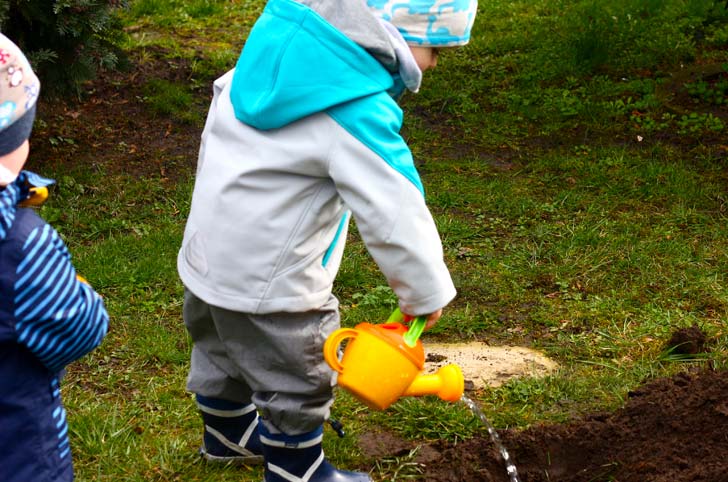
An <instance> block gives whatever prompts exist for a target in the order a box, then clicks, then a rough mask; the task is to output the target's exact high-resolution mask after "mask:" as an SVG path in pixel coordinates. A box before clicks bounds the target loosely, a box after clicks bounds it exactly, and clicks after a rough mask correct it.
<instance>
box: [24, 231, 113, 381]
mask: <svg viewBox="0 0 728 482" xmlns="http://www.w3.org/2000/svg"><path fill="white" fill-rule="evenodd" d="M22 249H23V253H22V254H23V257H22V261H21V262H20V264H18V266H17V273H16V276H17V277H16V282H15V320H16V325H15V331H16V334H17V337H18V342H19V343H21V344H23V345H25V346H27V347H28V349H30V351H31V352H33V353H34V354H35V355H36V356H37V357H38V358H39V359H40V360H41V362H42V363H43V364H44V365H46V366H47V367H48V368H49V369H50V370H51V371H54V372H57V371H60V370H61V369H63V367H65V366H66V365H67V364H69V363H71V362H72V361H74V360H77V359H78V358H81V357H82V356H83V355H85V354H86V353H88V352H89V351H91V350H93V349H94V348H95V347H97V346H98V345H99V344H100V343H101V340H102V339H103V337H104V336H105V335H106V331H107V329H108V314H107V312H106V309H105V308H104V304H103V301H102V300H101V297H100V296H99V295H98V294H97V293H96V292H95V291H94V290H93V288H91V287H90V286H89V285H88V284H86V283H85V282H83V281H81V280H80V279H79V277H77V275H76V270H75V269H74V268H73V265H72V264H71V257H70V255H69V253H68V250H67V249H66V246H65V244H64V243H63V241H62V240H61V239H60V237H59V236H58V234H57V233H56V231H55V230H54V229H53V228H52V227H51V226H49V225H47V224H45V225H42V226H39V227H37V228H35V229H34V230H33V231H32V232H31V233H30V235H29V236H28V238H27V240H26V241H25V243H24V245H23V247H22Z"/></svg>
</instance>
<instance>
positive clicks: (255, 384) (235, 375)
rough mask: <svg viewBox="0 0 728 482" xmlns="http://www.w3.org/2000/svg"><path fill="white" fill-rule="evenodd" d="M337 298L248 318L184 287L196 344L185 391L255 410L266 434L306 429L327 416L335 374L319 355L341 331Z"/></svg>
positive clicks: (187, 320)
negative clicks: (299, 310) (310, 308)
mask: <svg viewBox="0 0 728 482" xmlns="http://www.w3.org/2000/svg"><path fill="white" fill-rule="evenodd" d="M338 305H339V303H338V301H337V300H336V298H335V297H334V296H331V298H330V299H329V301H328V302H327V303H326V304H325V305H324V306H322V307H321V308H320V309H318V310H316V311H309V312H305V313H270V314H265V315H251V314H247V313H239V312H235V311H230V310H225V309H222V308H218V307H215V306H211V305H209V304H207V303H205V302H204V301H202V300H201V299H199V298H197V297H196V296H195V295H194V294H192V293H191V292H190V291H189V290H185V300H184V310H183V316H184V322H185V325H186V326H187V330H188V331H189V333H190V336H191V337H192V341H193V343H194V345H193V347H192V362H191V368H190V373H189V377H188V379H187V389H188V390H189V391H191V392H194V393H197V394H199V395H203V396H205V397H211V398H221V399H224V400H230V401H235V402H241V403H250V402H251V401H252V402H253V403H254V404H255V405H256V406H257V407H258V410H259V411H260V413H261V416H262V418H263V421H264V423H265V424H266V426H267V428H268V429H269V430H271V431H272V432H274V433H275V432H278V431H280V432H283V433H285V434H288V435H299V434H302V433H306V432H310V431H311V430H314V429H315V428H317V427H318V426H319V425H321V424H322V423H323V422H324V421H325V420H326V419H327V418H328V416H329V409H330V407H331V404H332V402H333V392H332V389H333V385H334V383H335V377H334V372H333V371H332V370H331V368H330V367H329V366H328V365H327V364H326V362H325V361H324V358H323V344H324V341H325V340H326V338H327V337H328V336H329V335H330V334H331V333H332V332H333V331H334V330H336V329H338V328H339V311H338Z"/></svg>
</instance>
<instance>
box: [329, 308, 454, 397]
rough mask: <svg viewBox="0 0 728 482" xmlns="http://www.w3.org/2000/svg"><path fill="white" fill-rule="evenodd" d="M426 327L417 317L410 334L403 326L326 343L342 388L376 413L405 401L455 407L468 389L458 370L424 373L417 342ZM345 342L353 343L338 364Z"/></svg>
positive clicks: (358, 331) (344, 334) (338, 334)
mask: <svg viewBox="0 0 728 482" xmlns="http://www.w3.org/2000/svg"><path fill="white" fill-rule="evenodd" d="M393 316H394V315H393ZM390 319H391V318H390ZM424 324H425V320H424V319H420V318H418V319H417V320H416V321H415V322H413V326H412V328H410V329H409V330H408V328H407V327H406V326H404V325H402V324H401V323H383V324H379V325H373V324H371V323H359V324H358V325H356V327H355V328H341V329H339V330H336V331H335V332H333V333H332V334H331V335H330V336H329V337H328V338H327V339H326V342H325V343H324V359H325V360H326V362H327V363H328V364H329V365H330V366H331V368H333V369H334V370H336V371H337V372H338V374H339V375H338V385H339V386H340V387H343V388H345V389H346V390H348V391H349V392H351V393H352V394H353V395H354V396H355V397H356V398H358V399H359V400H360V401H361V402H362V403H364V404H365V405H366V406H368V407H369V408H371V409H374V410H384V409H386V408H387V407H389V406H390V405H391V404H392V403H394V402H395V401H397V399H399V398H400V397H405V396H422V395H437V396H438V397H440V398H441V399H442V400H446V401H449V402H456V401H458V400H460V398H461V397H462V395H463V390H464V385H465V383H464V380H463V374H462V372H461V371H460V368H459V367H458V366H457V365H446V366H444V367H442V368H440V369H439V370H438V372H437V373H434V374H429V375H428V374H423V373H422V370H423V368H424V366H425V351H424V349H423V347H422V342H421V341H420V340H419V339H418V338H419V334H420V333H421V332H422V329H423V328H424ZM408 332H409V333H408ZM346 339H348V340H349V342H348V343H347V345H346V348H345V349H344V354H343V356H342V357H341V360H339V358H338V356H337V355H338V348H339V345H340V344H341V342H343V341H344V340H346Z"/></svg>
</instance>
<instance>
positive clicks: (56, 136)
mask: <svg viewBox="0 0 728 482" xmlns="http://www.w3.org/2000/svg"><path fill="white" fill-rule="evenodd" d="M159 57H160V59H157V60H153V59H152V60H148V61H147V62H146V63H145V64H144V66H137V67H135V68H134V69H133V70H131V71H128V72H123V73H112V74H105V75H102V77H101V78H100V79H98V80H97V81H95V82H93V83H90V84H88V85H87V86H86V92H87V93H86V95H85V96H84V98H83V99H81V100H80V101H78V102H75V103H73V104H71V105H68V104H67V103H64V102H53V101H50V100H48V99H45V100H43V101H42V102H41V104H40V107H39V120H40V122H38V123H36V128H35V132H34V134H33V138H32V141H31V142H32V147H31V149H32V151H31V153H32V154H31V160H30V162H29V164H28V168H29V169H32V170H35V171H37V172H39V173H41V174H44V173H47V171H52V172H56V173H58V172H63V171H64V170H65V169H68V170H74V169H78V168H81V169H95V170H98V171H99V172H102V173H108V174H111V175H113V174H118V173H125V174H131V175H136V176H155V177H156V176H158V177H159V178H160V179H161V180H162V181H165V182H169V183H170V184H172V185H173V183H174V181H175V179H176V178H177V177H178V176H179V175H183V174H190V173H192V172H193V170H194V166H195V162H196V157H197V149H198V146H199V137H200V132H201V130H202V124H201V122H200V123H199V124H198V123H194V122H192V123H190V122H187V123H185V122H179V121H176V120H174V119H172V118H169V117H165V116H164V115H159V114H155V113H152V112H150V110H149V109H148V108H146V107H145V104H144V103H143V102H141V101H140V99H141V98H142V97H143V96H144V95H145V92H144V89H143V86H144V85H145V83H146V81H147V80H149V79H151V78H160V77H163V78H165V79H166V80H173V81H182V82H185V81H189V78H188V76H189V69H188V68H187V66H185V65H184V62H181V61H180V62H178V61H176V60H174V59H172V60H170V59H168V58H166V57H163V56H161V55H160V56H159ZM162 58H164V60H161V59H162ZM203 80H204V79H203ZM212 80H213V79H212V78H210V79H209V82H204V81H201V82H200V85H205V84H206V85H208V86H209V85H211V82H212ZM210 94H211V88H201V89H200V90H199V91H198V99H199V104H196V105H195V106H193V109H196V110H199V117H200V120H201V121H202V119H203V118H204V112H205V110H206V108H207V103H208V102H209V99H210ZM484 157H485V158H491V157H496V158H500V154H497V153H495V154H488V153H484ZM701 336H702V333H700V331H699V330H697V333H696V332H695V330H692V329H688V330H685V331H682V332H680V333H676V334H675V337H674V339H673V340H671V341H670V342H669V343H668V345H669V346H668V347H666V349H668V350H669V349H670V348H671V347H673V348H674V352H675V353H679V354H689V355H692V354H696V353H700V352H701V351H703V349H704V343H705V339H704V337H701ZM499 433H500V437H501V439H502V441H503V443H504V445H505V446H506V448H507V449H508V451H509V452H510V454H511V456H512V459H513V460H514V462H515V464H516V466H517V468H518V472H519V475H520V478H521V480H522V482H536V481H538V482H547V481H548V482H554V481H559V482H569V481H573V482H586V481H620V482H628V481H634V482H649V481H660V482H662V481H665V482H667V481H670V482H678V481H685V482H695V481H706V482H708V481H709V482H722V481H728V372H725V371H723V372H714V371H710V370H706V371H702V372H694V373H684V374H681V375H678V376H676V377H674V378H670V379H661V380H656V381H653V382H651V383H648V384H646V385H645V386H643V387H641V388H639V389H637V390H635V391H633V392H631V393H630V394H629V397H628V400H627V402H626V404H625V405H624V407H623V408H621V409H620V410H618V411H616V412H614V413H600V414H592V415H588V416H585V417H583V418H580V419H577V420H574V421H572V422H570V423H568V424H561V425H544V426H535V427H532V428H529V429H527V430H522V431H519V430H503V431H500V432H499ZM361 444H362V449H363V451H364V452H365V454H368V455H370V456H372V457H375V458H376V457H384V456H396V455H403V454H406V453H407V452H408V451H409V450H411V449H412V448H413V446H415V443H414V442H411V441H403V440H401V439H399V438H397V437H396V436H392V435H386V434H377V436H376V437H370V438H368V439H362V441H361ZM418 453H419V456H418V457H419V458H418V459H417V461H418V462H419V463H421V464H423V467H424V469H423V471H424V473H423V480H426V481H431V482H445V481H447V482H450V481H452V482H462V481H467V482H478V481H506V482H507V481H508V480H509V479H508V477H507V475H506V472H505V466H504V463H503V461H502V459H501V458H500V456H499V454H498V452H497V450H496V449H495V448H494V446H493V443H492V442H491V441H490V438H489V437H488V436H487V432H486V431H485V430H484V431H483V435H482V436H480V437H475V438H473V439H471V440H467V441H465V442H461V443H458V444H456V445H452V444H448V443H445V442H437V443H433V444H429V445H426V446H425V447H421V449H420V450H419V451H418Z"/></svg>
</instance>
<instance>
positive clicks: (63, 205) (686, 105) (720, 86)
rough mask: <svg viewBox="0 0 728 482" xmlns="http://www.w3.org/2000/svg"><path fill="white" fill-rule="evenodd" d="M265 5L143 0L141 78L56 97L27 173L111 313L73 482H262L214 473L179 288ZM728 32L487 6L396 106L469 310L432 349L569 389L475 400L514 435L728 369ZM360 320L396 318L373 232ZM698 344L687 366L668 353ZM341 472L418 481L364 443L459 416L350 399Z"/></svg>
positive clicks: (534, 5)
mask: <svg viewBox="0 0 728 482" xmlns="http://www.w3.org/2000/svg"><path fill="white" fill-rule="evenodd" d="M263 4H264V2H263V1H261V0H234V1H228V2H222V1H213V0H187V1H183V0H134V1H131V2H130V6H129V8H128V9H126V10H124V11H122V12H120V14H121V15H122V18H123V21H124V24H125V26H126V33H127V43H126V44H125V45H124V49H125V50H126V52H127V53H128V55H129V59H130V68H129V69H128V70H126V71H123V72H118V73H108V74H105V75H104V76H102V77H101V78H100V79H99V80H98V81H95V82H93V83H90V84H88V86H86V87H87V89H86V94H85V95H84V97H83V98H82V99H81V100H79V101H78V102H77V103H74V104H72V105H70V106H68V105H65V104H61V103H59V102H52V101H49V102H47V104H46V105H45V107H44V108H41V111H40V114H39V121H38V125H37V127H36V131H35V134H34V138H33V142H34V144H33V149H34V150H33V152H34V153H35V154H34V157H32V161H31V162H32V163H35V165H33V164H31V167H32V168H35V167H36V166H37V170H39V171H40V172H42V173H43V174H45V175H48V176H51V177H54V178H55V179H57V180H58V186H57V188H56V189H55V191H54V192H53V194H52V197H51V199H50V200H49V201H48V203H46V205H45V206H44V207H43V208H42V209H41V214H42V215H43V216H44V217H45V218H46V219H48V220H49V221H50V222H51V223H52V224H53V225H54V226H55V227H56V228H57V229H58V230H59V232H60V233H61V234H62V236H63V238H64V239H65V240H66V242H67V243H68V245H69V247H70V250H71V252H72V254H73V256H74V260H75V264H76V266H77V268H78V270H79V272H80V273H81V274H83V275H84V276H85V277H86V278H87V279H88V280H89V281H90V282H91V283H92V284H93V285H94V286H95V287H96V288H97V290H98V291H99V292H100V293H101V294H102V295H103V296H104V298H105V301H106V305H107V308H108V310H109V313H110V316H111V329H110V333H109V335H108V336H107V338H106V339H105V341H104V343H103V344H102V346H101V347H100V348H99V349H97V350H95V351H94V352H93V353H91V354H90V355H89V356H87V357H85V358H84V359H82V360H80V361H79V362H77V363H75V364H73V365H72V366H70V367H69V368H68V373H67V375H66V378H65V380H64V391H63V395H64V399H65V403H66V406H67V409H68V412H69V426H70V433H71V444H72V447H73V452H74V460H75V466H76V472H77V478H78V480H79V481H91V480H94V481H96V480H98V481H122V480H123V481H140V482H141V481H145V482H146V481H173V480H175V481H185V482H186V481H232V480H236V481H239V480H260V479H261V478H262V473H261V471H260V469H249V468H240V467H216V466H209V465H206V464H204V463H202V462H201V461H200V459H199V456H198V455H197V453H196V450H197V447H198V446H199V443H200V430H201V427H200V421H199V419H198V415H197V413H196V411H195V407H194V404H193V401H192V398H191V396H190V394H189V393H186V392H185V389H184V385H185V377H186V372H187V366H188V357H189V351H190V341H189V339H188V337H187V335H186V333H185V330H184V327H183V325H182V321H181V305H182V286H181V284H180V282H179V279H178V277H177V274H176V267H175V262H176V253H177V250H178V248H179V244H180V241H181V235H182V230H183V228H184V222H185V217H186V213H187V211H188V209H189V200H190V195H191V189H192V185H193V182H194V164H195V159H196V150H197V142H198V139H199V133H200V132H201V128H202V123H203V122H204V116H205V112H206V108H207V104H208V102H209V99H210V94H211V82H212V80H213V79H214V78H216V77H217V76H219V75H221V74H222V73H224V72H225V71H226V70H227V69H229V68H231V67H232V66H233V65H234V63H235V60H236V57H237V55H238V53H239V51H240V48H241V46H242V44H243V42H244V39H245V36H246V34H247V32H248V31H249V30H250V28H251V26H252V24H253V22H254V21H255V18H256V17H257V15H258V13H259V12H260V10H261V8H262V6H263ZM727 44H728V13H726V10H725V8H724V7H722V2H710V1H707V2H706V1H677V0H671V1H665V2H656V1H649V0H642V1H639V2H634V1H626V0H622V1H617V2H610V3H609V5H608V6H601V5H600V2H590V1H579V2H566V1H563V0H554V1H547V0H514V1H495V0H483V1H481V2H480V7H479V17H478V19H477V21H476V25H475V28H474V30H473V40H472V42H471V44H470V45H468V46H467V47H466V48H463V49H461V50H457V51H447V52H444V53H443V54H442V56H441V58H440V61H439V65H438V67H437V69H435V70H434V71H433V72H431V73H428V74H426V77H425V81H424V85H423V89H422V92H421V93H419V94H417V95H408V96H405V98H404V99H403V101H402V106H403V109H404V111H405V128H404V131H403V135H404V136H405V138H406V139H407V140H408V142H409V143H410V145H411V148H412V151H413V153H414V155H415V158H416V161H417V165H418V169H419V171H420V174H421V176H422V179H423V183H424V185H425V189H426V193H427V200H428V204H429V205H430V207H431V210H432V212H433V214H434V216H435V218H436V222H437V224H438V227H439V230H440V233H441V236H442V240H443V244H444V248H445V254H446V258H447V262H448V265H449V267H450V269H451V271H452V274H453V278H454V280H455V284H456V286H457V288H458V297H457V298H456V299H455V301H454V302H453V303H452V304H451V305H450V306H449V307H448V308H446V310H445V312H444V316H443V318H442V320H441V322H440V323H439V324H438V325H437V326H436V327H435V328H434V329H433V330H431V331H430V332H428V333H426V334H425V335H423V338H422V339H423V342H424V344H425V347H426V346H427V343H428V341H462V340H480V341H486V342H488V343H490V344H493V345H501V344H502V345H506V344H512V345H521V346H528V347H531V348H535V349H538V350H541V351H543V352H544V353H545V354H546V355H548V356H549V357H551V358H553V359H554V360H556V361H557V362H558V363H559V365H560V368H559V370H558V371H557V372H555V373H554V374H552V375H550V376H548V377H546V378H520V379H516V380H512V381H511V382H509V383H507V384H505V385H503V386H501V387H498V388H495V389H490V390H484V391H480V392H474V393H470V394H469V395H470V396H471V398H473V399H474V400H476V402H477V403H478V405H479V406H480V407H481V408H482V410H483V412H484V413H485V414H486V416H487V417H488V418H489V419H490V420H491V422H492V423H493V425H494V426H495V427H496V428H498V429H505V428H526V427H529V426H532V425H534V424H536V423H540V422H564V421H567V420H570V419H572V418H573V417H574V416H576V415H578V414H584V413H589V412H592V411H597V410H614V409H616V408H617V407H620V406H621V405H622V404H623V403H624V401H625V398H626V394H627V393H628V392H629V391H630V390H633V389H635V388H636V387H638V386H640V385H641V384H642V383H644V382H645V381H648V380H652V379H656V378H659V377H665V376H671V375H673V374H675V373H677V372H680V371H684V370H688V369H691V368H695V367H708V366H712V367H715V368H718V369H725V368H728V356H727V355H726V348H727V347H728V330H727V329H726V321H727V320H728V288H727V287H726V286H727V285H726V273H728V254H726V253H728V223H727V222H726V221H727V219H726V218H727V215H728V204H727V203H728V191H727V190H726V186H727V185H728V183H727V181H728V179H727V175H726V169H725V167H726V162H728V135H727V133H728V127H727V126H726V123H728V114H727V113H726V108H725V107H726V102H728V49H726V45H727ZM335 294H336V295H337V296H338V297H339V299H340V301H341V312H342V321H343V324H344V325H346V326H353V325H355V324H356V323H358V322H361V321H370V322H381V321H384V320H386V318H387V316H388V315H389V313H390V312H391V311H392V309H393V308H394V306H395V304H396V298H395V297H394V295H393V293H392V292H391V290H389V289H388V288H387V287H386V282H385V281H384V278H383V277H382V275H381V274H380V273H379V272H378V270H377V268H376V265H375V264H374V263H373V261H372V260H371V258H370V257H369V256H368V254H367V253H366V250H365V248H364V246H363V243H362V242H361V240H360V238H359V237H358V235H357V232H356V229H355V227H354V229H352V232H351V234H350V239H349V244H348V248H347V252H346V254H345V257H344V261H343V265H342V268H341V271H340V273H339V276H338V278H337V285H336V287H335ZM694 325H695V326H697V327H698V328H699V329H700V330H701V331H702V332H703V333H704V334H705V336H706V339H707V342H706V349H705V350H704V351H703V352H701V353H698V354H695V355H692V356H684V355H681V354H680V353H678V352H676V351H675V350H674V349H671V347H669V346H668V345H667V341H668V340H669V339H670V337H671V335H672V333H674V332H675V331H676V330H679V329H682V328H688V327H692V326H694ZM333 417H334V418H336V419H338V420H341V421H342V422H343V423H344V427H345V430H346V432H347V436H346V437H344V438H341V439H339V438H337V437H336V436H335V434H334V432H333V431H329V430H327V438H326V441H325V449H326V452H327V455H328V456H329V457H330V458H331V459H332V460H333V461H334V462H335V463H337V464H341V465H346V466H350V467H355V466H358V467H364V468H368V469H369V470H370V471H371V473H372V476H373V477H375V478H376V480H401V479H405V478H415V477H416V476H417V474H418V470H419V469H418V467H417V466H416V464H412V463H411V461H410V460H408V459H407V457H399V456H397V457H395V456H392V457H382V458H379V459H378V460H374V461H372V460H365V459H364V458H363V455H362V454H361V451H360V449H359V446H358V444H357V437H358V436H360V435H361V434H364V433H367V432H371V431H373V430H387V431H388V432H391V433H393V434H395V435H396V436H398V437H402V438H404V439H406V440H414V441H422V442H423V443H425V442H428V441H432V440H438V439H442V440H447V441H451V442H454V441H459V440H464V439H468V438H469V437H472V436H473V435H474V434H476V433H479V432H480V431H482V427H481V426H480V425H479V424H478V423H477V421H476V420H474V418H473V416H472V415H471V414H470V412H468V411H467V410H466V409H465V407H464V406H461V405H448V404H445V403H444V402H441V401H438V400H432V399H429V398H425V399H408V400H402V401H400V402H398V403H397V404H395V406H393V407H392V408H390V409H389V410H387V411H385V412H371V411H369V410H367V409H366V408H365V407H363V406H362V405H361V404H359V403H358V402H357V401H356V400H353V399H352V398H351V397H350V396H348V395H347V394H346V393H343V392H340V393H339V394H338V398H337V402H336V404H335V406H334V413H333Z"/></svg>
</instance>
